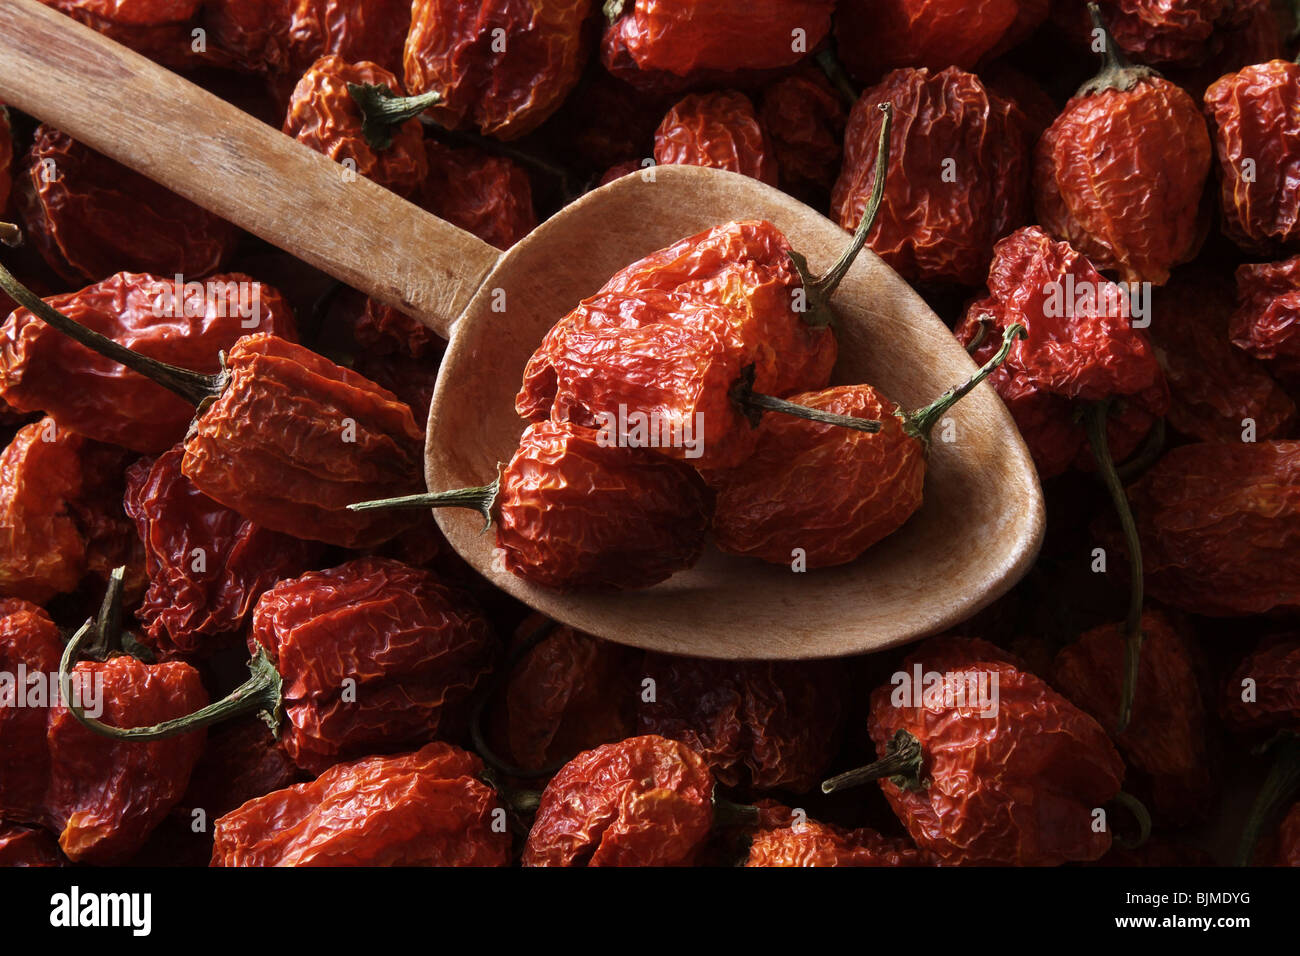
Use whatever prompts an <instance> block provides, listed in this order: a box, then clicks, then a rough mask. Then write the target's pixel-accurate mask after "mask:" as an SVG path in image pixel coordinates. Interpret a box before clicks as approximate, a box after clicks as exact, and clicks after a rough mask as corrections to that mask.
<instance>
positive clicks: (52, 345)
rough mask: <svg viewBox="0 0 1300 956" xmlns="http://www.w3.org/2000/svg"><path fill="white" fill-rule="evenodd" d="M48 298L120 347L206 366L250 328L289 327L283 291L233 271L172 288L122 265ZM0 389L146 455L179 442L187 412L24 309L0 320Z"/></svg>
mask: <svg viewBox="0 0 1300 956" xmlns="http://www.w3.org/2000/svg"><path fill="white" fill-rule="evenodd" d="M187 285H188V284H187ZM47 302H48V305H49V306H50V307H51V308H54V309H57V310H58V311H60V312H62V313H63V314H65V315H67V316H68V317H69V318H71V319H73V320H74V321H76V322H78V323H80V324H81V325H83V326H85V327H86V328H89V329H91V330H93V331H95V332H98V333H99V334H101V335H105V336H107V337H108V338H110V339H112V340H113V341H114V342H117V343H118V344H119V345H122V346H125V347H127V348H129V349H132V350H134V351H136V352H139V353H140V354H142V355H146V356H148V357H149V358H152V359H156V360H158V361H160V362H168V363H172V364H176V365H182V366H184V367H186V368H189V369H193V370H194V371H196V372H202V373H206V374H211V373H216V372H218V371H219V370H220V358H219V355H220V353H221V351H222V350H224V349H230V348H231V347H232V346H233V345H234V344H235V342H236V341H237V340H238V339H239V337H240V336H242V335H246V334H247V333H248V332H249V330H250V329H257V330H259V331H264V332H270V333H273V334H275V335H278V336H281V337H284V338H290V339H291V338H293V337H295V336H296V334H297V330H296V327H295V323H294V318H293V312H292V310H291V309H290V307H289V304H288V302H287V301H286V300H285V299H284V297H283V296H282V295H281V294H280V293H279V292H277V291H276V290H275V289H272V288H271V287H270V286H267V285H264V284H262V283H260V282H255V281H253V280H252V279H250V278H249V277H248V276H245V275H240V274H238V273H231V274H229V275H218V276H212V277H211V278H210V279H209V280H208V281H207V282H206V283H204V284H203V286H202V289H201V290H197V289H194V288H186V287H185V286H182V287H181V290H180V292H179V294H178V292H177V283H176V282H175V281H173V280H171V279H164V278H161V277H157V276H152V275H143V274H140V275H136V274H131V273H127V272H121V273H118V274H117V275H114V276H111V277H109V278H107V279H105V280H104V281H102V282H97V283H95V284H94V285H91V286H87V287H86V288H84V289H81V290H80V291H78V292H70V293H67V294H65V295H56V296H51V297H50V298H49V299H48V300H47ZM244 311H247V312H248V313H249V315H248V316H247V317H245V316H244V315H243V314H241V312H244ZM0 396H3V397H4V399H5V400H6V401H7V402H8V403H9V404H10V405H12V406H13V407H14V408H17V409H22V410H24V411H44V412H46V413H47V414H48V415H50V417H52V418H53V419H54V420H55V421H57V422H58V423H59V426H60V427H61V428H66V429H70V430H71V431H75V432H78V433H80V434H83V435H86V436H88V437H90V438H94V439H96V440H98V441H103V442H108V443H111V444H115V445H121V446H123V447H125V448H130V449H132V450H134V451H138V452H142V453H145V454H158V453H159V452H162V451H165V450H166V449H167V448H169V447H170V446H172V445H174V444H175V443H176V442H178V441H180V440H181V439H182V438H183V437H184V436H185V431H186V429H187V428H188V427H189V423H190V420H191V419H192V418H193V417H194V405H193V403H186V402H185V401H183V400H181V399H180V398H177V397H176V396H174V395H171V394H168V392H167V390H166V389H165V388H164V387H163V386H160V385H156V384H153V383H151V382H150V381H148V380H147V379H146V378H145V377H144V376H142V375H141V374H139V373H137V372H134V371H131V370H130V369H127V368H125V367H123V366H122V365H120V364H119V363H118V362H116V361H114V360H113V359H109V358H105V357H103V356H101V355H97V354H95V353H94V352H92V351H90V350H89V349H87V348H86V347H84V346H83V345H80V344H78V343H77V342H74V341H71V340H70V339H68V338H67V337H65V336H64V335H62V334H60V333H59V332H58V331H57V330H56V329H54V328H53V327H51V326H50V325H47V324H46V323H45V322H42V321H38V319H37V317H36V315H34V314H33V313H32V312H31V311H30V310H29V309H27V308H20V309H18V310H16V311H15V312H14V313H13V314H12V315H10V316H9V318H8V320H7V321H6V322H5V323H4V326H3V327H2V328H0ZM282 437H283V436H278V438H277V440H279V438H282Z"/></svg>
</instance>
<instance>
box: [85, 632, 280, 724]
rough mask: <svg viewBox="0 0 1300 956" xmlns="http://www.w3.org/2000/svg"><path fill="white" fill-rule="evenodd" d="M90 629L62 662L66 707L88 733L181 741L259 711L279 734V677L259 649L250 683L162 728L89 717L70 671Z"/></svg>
mask: <svg viewBox="0 0 1300 956" xmlns="http://www.w3.org/2000/svg"><path fill="white" fill-rule="evenodd" d="M91 627H92V622H91V621H87V622H86V623H85V624H83V625H82V626H81V628H80V630H78V631H77V633H76V634H75V635H73V637H72V640H70V641H69V642H68V646H67V647H65V648H64V649H63V657H62V659H61V660H60V661H59V692H60V693H61V694H62V695H63V700H64V703H65V704H66V705H67V708H68V710H70V711H71V712H72V716H73V717H75V718H77V720H78V721H80V722H81V724H82V725H83V726H85V727H86V728H87V729H89V730H92V731H94V732H95V733H97V734H99V735H101V736H103V737H111V738H113V739H114V740H133V741H141V740H165V739H167V738H168V737H179V736H180V735H181V734H187V733H190V732H191V731H194V730H199V729H200V728H203V727H207V726H209V725H211V724H215V723H218V722H220V721H223V720H227V719H229V718H231V717H235V716H237V715H239V714H244V713H248V712H249V711H260V716H261V717H262V719H263V720H265V721H266V723H267V725H268V726H270V728H271V732H272V733H278V732H279V726H280V719H281V717H282V715H283V707H282V704H281V699H280V685H281V680H280V674H279V672H278V671H277V670H276V669H275V665H274V664H272V663H271V659H270V658H269V657H267V656H266V651H265V650H264V649H262V648H258V651H257V654H256V655H255V656H254V657H253V659H252V660H251V661H249V662H248V669H249V671H250V672H251V674H252V676H250V677H249V679H248V680H246V681H245V682H244V683H243V684H241V685H240V686H239V687H237V688H235V690H234V691H233V692H231V693H230V694H229V695H228V696H226V697H225V698H224V699H222V700H219V701H217V702H216V703H214V704H209V705H208V706H207V707H203V708H200V709H199V710H196V711H194V713H192V714H187V715H186V716H184V717H177V718H175V719H174V720H165V721H163V722H162V723H160V724H154V725H152V726H149V727H114V726H112V725H111V724H106V723H104V722H102V721H99V720H96V719H95V718H93V717H88V716H86V713H85V711H84V710H83V709H82V707H81V705H80V704H77V703H76V702H75V701H74V699H73V695H72V676H71V671H72V667H73V666H74V664H75V662H76V659H77V649H78V647H79V646H80V645H81V642H82V640H84V639H85V636H86V634H87V632H89V631H90V629H91Z"/></svg>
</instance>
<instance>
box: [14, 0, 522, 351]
mask: <svg viewBox="0 0 1300 956" xmlns="http://www.w3.org/2000/svg"><path fill="white" fill-rule="evenodd" d="M0 99H2V100H4V101H6V102H8V103H10V104H12V105H13V106H15V107H17V108H18V109H20V110H22V111H23V112H25V113H28V114H30V115H32V116H35V117H36V118H37V119H40V120H42V121H43V122H46V123H49V124H51V125H52V126H55V127H57V128H58V129H60V130H62V131H63V132H65V133H67V134H68V135H69V136H72V137H73V138H74V139H77V140H80V141H81V142H83V143H85V144H86V145H88V146H90V147H92V148H94V149H97V150H99V151H100V152H101V153H104V154H105V155H107V156H110V157H112V158H113V159H115V160H117V161H118V162H120V163H122V164H123V165H124V166H128V167H130V168H131V169H134V170H137V171H139V172H141V173H143V174H144V175H145V176H148V177H149V178H150V179H153V180H155V181H157V182H159V183H161V184H162V185H164V186H166V187H167V188H168V189H170V190H172V191H173V192H176V193H178V194H180V195H182V196H184V197H186V198H187V199H190V200H192V201H193V202H195V203H197V204H198V205H200V206H203V207H204V208H205V209H208V210H210V211H212V212H214V213H216V214H217V215H219V216H222V217H223V218H225V219H228V220H230V221H231V222H233V223H235V224H236V225H238V226H240V227H242V228H243V229H246V230H248V231H249V232H251V233H253V234H254V235H257V236H260V237H262V238H263V239H265V240H267V241H268V242H271V243H273V244H274V245H276V246H279V247H280V248H281V249H284V250H285V251H287V252H289V253H292V254H293V255H295V256H297V257H298V258H300V259H303V260H305V261H306V262H308V263H310V264H311V265H313V266H315V267H316V268H318V269H320V270H322V271H324V272H326V273H328V274H329V275H331V276H333V277H334V278H336V279H338V280H339V281H341V282H344V283H347V284H348V285H350V286H353V287H354V288H357V289H360V290H361V291H362V292H365V293H367V294H369V295H372V296H374V297H375V298H376V299H379V300H381V301H383V302H386V303H388V304H390V305H393V306H396V307H397V308H400V309H402V310H404V311H406V312H409V313H411V314H412V315H413V316H415V317H417V318H418V319H420V320H421V321H422V322H424V323H425V324H426V325H428V326H429V327H430V328H432V329H433V330H434V331H436V332H438V333H439V334H441V335H443V336H446V335H447V333H448V331H449V329H450V327H451V324H452V322H454V321H455V319H456V318H457V317H458V316H459V315H460V313H461V312H462V311H463V310H464V308H465V306H466V305H467V304H468V303H469V300H470V298H471V297H472V296H473V294H474V292H475V291H477V289H478V287H479V286H480V285H481V284H482V282H483V280H484V278H485V277H486V276H487V274H488V272H489V271H490V270H491V269H492V267H493V265H494V264H495V263H496V260H497V258H498V256H499V252H498V251H497V250H496V249H494V248H493V247H492V246H490V245H488V244H487V243H485V242H483V241H482V240H480V239H478V238H477V237H475V236H473V235H471V234H470V233H468V232H465V231H464V230H462V229H458V228H457V227H455V226H453V225H451V224H450V223H447V222H444V221H442V220H441V219H438V218H436V217H434V216H432V215H430V214H428V213H426V212H424V211H423V210H421V209H420V208H418V207H417V206H414V205H412V204H411V203H409V202H407V201H406V200H404V199H402V198H400V197H398V196H396V195H394V194H393V193H391V192H389V191H388V190H386V189H384V188H382V187H381V186H377V185H376V184H374V183H372V182H371V181H370V180H368V179H365V178H364V177H361V176H357V175H355V174H354V173H351V172H350V171H349V170H347V169H346V168H345V167H343V166H341V165H339V164H337V163H335V162H334V161H332V160H330V159H328V158H327V157H325V156H323V155H321V154H319V153H316V152H314V151H313V150H311V149H308V148H307V147H306V146H303V145H302V144H301V143H298V142H296V141H295V140H293V139H292V138H291V137H288V136H285V135H284V134H283V133H281V132H280V131H279V130H276V129H273V128H272V127H270V126H267V125H265V124H263V123H261V122H259V121H258V120H256V119H254V118H253V117H251V116H249V115H248V114H246V113H244V112H242V111H240V110H238V109H236V108H235V107H234V106H231V105H230V104H228V103H226V102H225V101H223V100H221V99H219V98H217V97H215V96H213V95H212V94H210V93H207V92H205V91H204V90H202V89H200V88H199V87H197V86H195V85H194V84H192V83H190V82H188V81H186V80H183V79H181V78H180V77H179V76H177V75H176V74H174V73H171V72H170V71H168V70H165V69H163V68H162V67H160V66H158V65H156V64H155V63H153V62H152V61H150V60H148V59H146V58H145V57H143V56H140V55H139V54H137V53H134V52H132V51H131V50H128V49H127V48H126V47H124V46H122V45H120V44H118V43H115V42H113V41H112V40H109V39H107V38H106V37H104V36H101V35H100V34H98V33H96V32H95V31H93V30H91V29H89V28H88V27H84V26H82V25H81V24H79V23H77V22H75V21H73V20H72V19H70V18H68V17H66V16H64V15H63V14H61V13H58V12H57V11H55V10H52V9H50V8H49V7H46V6H44V5H43V4H41V3H39V2H37V0H0Z"/></svg>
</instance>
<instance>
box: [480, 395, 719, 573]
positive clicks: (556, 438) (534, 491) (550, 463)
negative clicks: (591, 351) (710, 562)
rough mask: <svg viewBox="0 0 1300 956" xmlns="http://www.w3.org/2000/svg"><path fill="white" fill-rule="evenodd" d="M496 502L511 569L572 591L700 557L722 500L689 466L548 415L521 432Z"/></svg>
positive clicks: (672, 568)
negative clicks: (601, 437)
mask: <svg viewBox="0 0 1300 956" xmlns="http://www.w3.org/2000/svg"><path fill="white" fill-rule="evenodd" d="M496 506H497V516H496V539H497V547H498V548H500V549H502V552H503V564H504V566H505V568H506V570H507V571H509V572H511V573H512V574H516V575H518V576H519V577H521V578H524V579H525V580H527V581H531V582H533V583H534V584H540V585H542V586H543V587H549V588H556V589H558V590H563V591H567V590H573V589H576V588H583V589H598V590H599V589H604V590H622V589H625V588H644V587H650V586H651V585H653V584H658V583H659V582H660V581H663V580H665V579H667V578H668V577H669V576H670V575H672V574H674V573H676V572H677V571H681V570H684V569H685V568H689V567H690V566H691V565H693V564H694V563H695V562H696V561H698V560H699V557H700V554H701V553H702V552H703V550H704V541H705V537H706V535H707V533H708V528H709V518H710V515H711V513H712V510H713V501H712V495H711V494H710V493H709V490H708V488H706V487H705V485H704V483H703V481H701V480H700V478H699V476H698V475H697V474H696V473H695V471H694V470H693V469H691V468H690V467H689V466H687V465H684V464H681V463H680V462H676V461H673V460H672V459H670V458H667V457H664V456H662V455H658V454H655V452H654V451H652V450H651V449H648V448H619V447H617V446H615V445H612V444H611V445H602V444H601V443H600V441H599V439H598V436H597V434H596V433H595V432H592V431H590V430H587V429H583V428H579V427H576V426H574V425H571V424H560V423H555V422H546V421H544V422H538V423H536V424H533V425H530V426H529V427H528V429H527V430H526V431H525V432H524V434H523V437H521V438H520V440H519V448H518V450H517V451H516V452H515V455H514V457H513V458H511V460H510V463H509V464H508V465H507V466H506V468H505V470H504V471H503V472H502V475H501V487H500V491H499V493H498V496H497V502H496Z"/></svg>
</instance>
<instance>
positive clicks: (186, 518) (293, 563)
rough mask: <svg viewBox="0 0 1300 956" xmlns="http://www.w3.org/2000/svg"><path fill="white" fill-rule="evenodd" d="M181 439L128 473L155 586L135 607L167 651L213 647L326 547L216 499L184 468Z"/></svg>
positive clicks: (131, 507) (129, 502) (129, 506)
mask: <svg viewBox="0 0 1300 956" xmlns="http://www.w3.org/2000/svg"><path fill="white" fill-rule="evenodd" d="M184 454H185V451H184V448H183V447H182V446H179V445H178V446H176V447H175V448H172V449H171V450H169V451H167V452H164V453H163V454H162V455H161V456H159V457H158V458H157V459H154V460H152V461H149V460H142V461H140V462H137V463H136V464H135V465H133V466H132V467H131V468H130V469H129V470H128V472H127V487H126V498H125V504H126V510H127V512H128V514H130V516H131V518H132V519H133V520H134V522H135V526H136V529H137V530H138V531H139V535H140V539H141V540H142V541H143V542H144V547H145V554H146V557H147V565H146V569H147V571H148V574H149V591H148V593H147V594H146V595H145V597H144V603H143V604H142V605H141V607H140V610H139V611H138V612H137V614H138V616H139V618H140V621H141V623H143V624H144V625H145V628H146V629H147V633H148V640H149V643H150V644H151V645H152V646H153V647H154V648H155V649H157V650H162V651H171V650H179V651H187V652H193V651H200V650H210V649H211V648H212V646H213V643H214V638H220V637H224V636H228V635H229V634H231V633H232V632H236V631H239V630H240V629H242V627H243V625H244V624H245V622H246V621H247V619H248V614H249V612H250V611H251V610H252V609H253V605H254V603H256V601H257V599H258V598H259V597H260V596H261V595H262V593H263V592H264V591H266V590H267V589H269V588H271V587H272V586H273V585H275V583H276V582H277V581H280V580H282V579H284V578H289V577H293V576H295V575H297V574H301V573H302V572H303V571H305V570H307V569H308V568H309V567H311V566H312V564H314V563H315V562H316V560H317V559H318V557H319V554H320V548H319V547H318V546H316V545H313V544H310V543H308V542H306V541H301V540H299V539H297V538H291V537H289V536H288V535H284V534H277V533H276V532H273V531H267V530H266V529H264V528H260V527H258V526H257V525H256V524H254V523H253V522H251V521H249V520H248V519H246V518H244V517H242V516H240V515H239V514H238V513H237V512H234V511H231V510H230V509H229V508H226V507H223V506H222V505H219V504H217V502H215V501H213V500H212V499H211V498H209V497H207V495H205V494H203V493H202V492H201V491H199V490H198V489H197V488H196V487H195V486H194V484H193V483H192V482H191V481H190V480H189V479H188V478H186V477H185V475H184V474H182V472H181V460H182V458H183V457H184Z"/></svg>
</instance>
